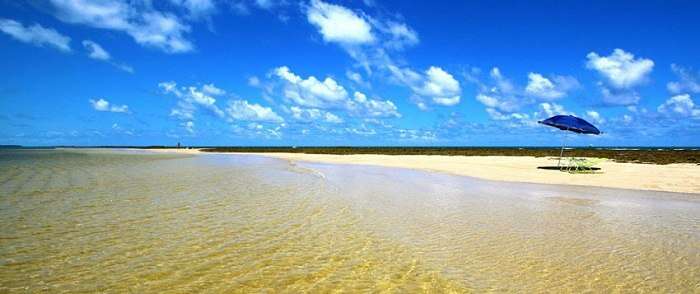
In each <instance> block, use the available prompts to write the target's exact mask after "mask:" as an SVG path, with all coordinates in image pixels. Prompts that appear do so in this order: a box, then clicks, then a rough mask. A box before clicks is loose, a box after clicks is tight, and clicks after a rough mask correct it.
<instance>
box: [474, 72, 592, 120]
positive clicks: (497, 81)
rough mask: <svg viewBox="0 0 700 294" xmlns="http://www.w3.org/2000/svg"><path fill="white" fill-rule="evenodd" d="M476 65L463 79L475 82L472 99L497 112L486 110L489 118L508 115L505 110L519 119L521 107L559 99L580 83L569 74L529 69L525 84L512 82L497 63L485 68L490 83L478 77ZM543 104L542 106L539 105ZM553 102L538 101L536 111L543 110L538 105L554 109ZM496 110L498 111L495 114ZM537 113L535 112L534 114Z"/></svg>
mask: <svg viewBox="0 0 700 294" xmlns="http://www.w3.org/2000/svg"><path fill="white" fill-rule="evenodd" d="M480 72H481V71H480V70H479V69H471V73H468V74H467V80H469V81H471V82H473V83H475V84H476V85H477V86H478V91H479V93H478V94H477V95H476V100H477V101H479V102H481V104H483V105H484V106H486V107H487V108H492V109H493V110H496V111H498V113H496V112H494V111H493V110H492V111H489V110H487V112H489V113H490V114H491V117H492V118H495V119H503V118H508V119H511V117H509V116H508V115H507V114H509V113H513V114H516V117H515V118H516V119H520V118H521V116H522V115H518V114H519V113H518V111H520V109H521V108H523V107H526V106H530V105H534V104H536V103H537V102H540V101H546V102H551V101H553V100H557V99H561V98H563V97H565V96H566V95H568V92H569V91H571V90H574V89H576V88H578V87H580V84H579V82H578V81H577V80H576V79H575V78H573V77H570V76H557V75H555V76H551V77H550V78H547V77H545V76H543V75H541V74H539V73H536V72H530V73H529V74H528V83H527V85H526V86H525V87H522V86H518V85H515V84H513V83H512V82H511V81H510V80H509V79H507V78H506V77H505V76H504V75H503V74H502V73H501V70H500V69H499V68H498V67H494V68H492V69H491V70H490V71H489V77H490V79H491V83H484V82H482V81H480V80H479V78H478V75H479V74H480ZM542 105H544V106H542ZM557 105H558V104H554V103H540V105H538V107H540V112H543V113H546V111H545V110H544V109H542V107H545V108H548V107H549V108H550V109H551V110H552V111H556V108H555V107H556V106H557ZM499 114H500V115H499ZM535 116H537V114H536V115H535Z"/></svg>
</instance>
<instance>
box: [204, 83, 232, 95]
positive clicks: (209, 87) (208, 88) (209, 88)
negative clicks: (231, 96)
mask: <svg viewBox="0 0 700 294" xmlns="http://www.w3.org/2000/svg"><path fill="white" fill-rule="evenodd" d="M202 92H204V93H206V94H209V95H212V96H221V95H224V94H226V91H224V90H221V89H219V88H217V87H216V86H214V84H205V85H204V86H202Z"/></svg>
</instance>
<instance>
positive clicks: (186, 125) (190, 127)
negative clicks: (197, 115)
mask: <svg viewBox="0 0 700 294" xmlns="http://www.w3.org/2000/svg"><path fill="white" fill-rule="evenodd" d="M180 126H182V127H183V128H185V130H186V131H187V132H188V133H190V134H191V135H193V134H194V122H193V121H183V122H182V123H180Z"/></svg>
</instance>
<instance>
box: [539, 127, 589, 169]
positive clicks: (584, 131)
mask: <svg viewBox="0 0 700 294" xmlns="http://www.w3.org/2000/svg"><path fill="white" fill-rule="evenodd" d="M538 123H541V124H543V125H548V126H550V127H555V128H557V129H560V130H562V131H570V132H574V133H578V134H593V135H600V130H598V128H596V127H595V126H594V125H593V124H591V123H589V122H587V121H586V120H585V119H582V118H580V117H575V116H573V115H555V116H552V117H550V118H548V119H545V120H541V121H538ZM563 155H564V142H562V144H561V151H560V152H559V163H557V166H559V165H561V157H562V156H563Z"/></svg>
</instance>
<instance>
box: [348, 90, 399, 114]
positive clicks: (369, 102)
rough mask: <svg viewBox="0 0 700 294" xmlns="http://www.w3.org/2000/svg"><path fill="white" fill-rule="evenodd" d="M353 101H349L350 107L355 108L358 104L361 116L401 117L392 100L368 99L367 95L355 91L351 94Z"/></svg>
mask: <svg viewBox="0 0 700 294" xmlns="http://www.w3.org/2000/svg"><path fill="white" fill-rule="evenodd" d="M353 97H354V103H350V105H351V106H350V107H351V108H356V107H355V106H356V105H357V104H359V106H360V108H361V112H362V116H370V117H401V114H400V113H399V109H398V108H397V107H396V105H395V104H394V102H391V101H390V100H384V101H382V100H375V99H368V98H367V96H366V95H365V94H363V93H360V92H355V94H353Z"/></svg>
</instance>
